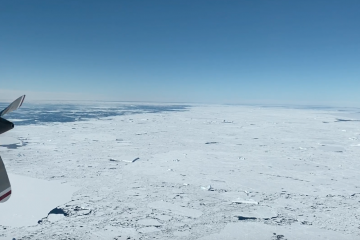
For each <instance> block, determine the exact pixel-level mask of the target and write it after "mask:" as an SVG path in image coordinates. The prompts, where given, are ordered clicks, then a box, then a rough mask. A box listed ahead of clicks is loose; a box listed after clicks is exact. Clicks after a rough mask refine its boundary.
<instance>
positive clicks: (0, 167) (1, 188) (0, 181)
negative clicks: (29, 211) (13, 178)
mask: <svg viewBox="0 0 360 240" xmlns="http://www.w3.org/2000/svg"><path fill="white" fill-rule="evenodd" d="M10 195H11V185H10V181H9V177H8V175H7V173H6V169H5V165H4V163H3V161H2V159H1V157H0V203H3V202H6V201H7V200H8V199H9V198H10Z"/></svg>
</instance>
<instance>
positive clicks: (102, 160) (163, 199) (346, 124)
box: [0, 104, 360, 240]
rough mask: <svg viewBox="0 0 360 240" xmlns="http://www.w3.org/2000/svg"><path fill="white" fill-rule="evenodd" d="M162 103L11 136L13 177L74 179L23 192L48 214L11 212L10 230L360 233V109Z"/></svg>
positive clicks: (222, 235)
mask: <svg viewBox="0 0 360 240" xmlns="http://www.w3.org/2000/svg"><path fill="white" fill-rule="evenodd" d="M90 105H91V104H90ZM78 107H79V108H80V109H82V110H81V111H80V112H82V114H83V113H84V112H86V110H84V109H90V108H89V105H82V106H78ZM99 107H100V108H101V109H102V110H101V111H100V112H102V111H105V112H106V110H105V109H106V108H109V106H99ZM126 107H130V106H126ZM161 107H163V108H162V110H159V109H158V108H156V107H152V108H151V110H149V109H145V110H144V109H143V108H142V109H140V110H138V109H135V110H134V111H130V113H129V112H128V113H126V114H122V113H119V114H114V115H111V116H109V115H106V114H105V115H104V116H103V117H101V116H99V115H97V114H98V113H97V112H98V109H93V110H94V111H95V113H96V114H95V113H93V114H91V113H86V114H85V113H84V115H83V117H81V116H80V119H78V120H76V117H79V116H78V115H77V116H76V117H75V116H74V115H71V114H72V111H74V112H76V111H77V110H74V109H72V110H70V109H68V110H66V111H65V112H67V113H66V114H65V115H69V116H72V117H71V119H72V120H71V121H58V120H56V121H37V122H35V123H34V122H28V123H26V124H25V123H23V125H21V124H17V126H16V127H15V129H13V130H12V131H9V132H8V133H6V134H4V135H2V136H1V139H3V140H1V139H0V140H1V141H3V142H4V144H2V147H0V151H1V155H2V158H3V160H4V162H5V165H6V167H7V169H8V171H9V173H10V180H11V181H12V179H11V176H14V175H16V176H22V177H26V178H31V179H34V178H36V179H38V180H39V181H41V183H40V182H39V183H36V184H35V185H37V184H38V185H39V186H41V184H45V183H46V184H49V183H54V184H61V186H69V187H68V191H66V189H67V188H65V190H61V191H64V192H63V193H64V195H66V198H62V199H60V198H59V200H61V203H59V202H57V201H53V200H49V201H46V204H44V205H43V206H42V208H40V207H39V206H38V205H37V204H35V203H30V202H29V203H28V202H26V200H24V205H25V206H27V209H28V208H31V207H32V206H33V207H34V210H36V209H39V211H36V215H34V216H36V217H35V218H36V219H38V221H37V222H36V221H35V220H34V221H33V220H31V222H29V223H26V224H25V223H24V224H22V225H21V226H19V225H15V224H11V223H8V222H6V221H5V220H4V221H3V222H1V219H0V225H1V226H0V239H2V238H3V239H12V238H16V239H194V240H195V239H202V240H205V239H224V240H226V239H264V240H275V239H276V240H277V239H282V240H284V239H288V240H291V239H324V240H325V239H334V240H335V239H336V240H338V239H359V238H360V230H359V227H360V221H359V219H360V208H359V201H360V175H359V174H358V173H359V169H360V162H359V156H360V122H359V121H357V120H359V118H357V116H358V115H357V114H358V112H359V111H358V109H347V110H346V111H344V109H337V108H326V109H323V108H321V109H320V108H316V109H315V108H311V109H309V108H289V107H261V106H225V105H192V106H175V107H174V106H170V105H161ZM111 109H112V108H111ZM25 110H26V109H25V108H24V111H25ZM30 110H31V109H27V110H26V111H25V112H19V115H17V116H14V115H11V118H12V119H19V121H17V122H15V123H20V122H21V121H20V120H21V119H25V118H22V117H23V116H26V115H28V114H26V113H27V112H30ZM109 111H110V112H112V111H114V110H109ZM119 111H120V110H119ZM121 111H125V112H126V111H129V109H127V110H126V109H125V110H124V109H123V110H121ZM121 111H120V112H121ZM52 112H54V113H55V115H54V116H59V115H64V111H63V110H61V108H59V109H57V108H56V107H51V108H49V110H48V113H49V115H52ZM131 113H136V114H131ZM137 113H141V114H137ZM37 114H38V113H37ZM34 116H35V115H34ZM85 116H93V117H85ZM39 119H41V118H40V117H39V118H38V120H39ZM74 119H75V120H74ZM339 119H341V120H339ZM5 143H6V144H5ZM0 145H1V144H0ZM9 145H11V146H9ZM14 181H15V182H18V181H17V180H14ZM15 182H14V186H13V187H14V193H15V191H16V192H17V193H19V194H20V192H23V191H24V190H22V189H21V187H17V186H15V185H16V184H17V183H16V184H15ZM20 182H21V181H20ZM29 182H30V181H29ZM49 186H50V185H49ZM44 189H46V188H44ZM43 193H44V192H42V193H41V194H43ZM49 194H51V193H49ZM14 200H15V198H14ZM9 201H12V199H11V198H10V200H9ZM42 201H44V199H43V198H39V199H38V202H37V203H41V202H42ZM9 203H10V202H9ZM6 204H7V203H4V204H3V206H7V205H6ZM9 206H10V205H9ZM0 211H1V209H0ZM9 214H10V213H6V214H5V215H6V216H10V215H9ZM2 217H3V216H2ZM34 222H36V223H34Z"/></svg>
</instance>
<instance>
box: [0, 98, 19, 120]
mask: <svg viewBox="0 0 360 240" xmlns="http://www.w3.org/2000/svg"><path fill="white" fill-rule="evenodd" d="M24 99H25V95H22V96H21V97H19V98H18V99H16V100H15V101H13V102H12V103H11V104H10V105H9V106H8V107H7V108H5V109H4V110H2V111H1V112H0V117H2V116H4V115H5V114H7V113H10V112H12V111H14V110H16V109H18V108H19V107H21V105H22V103H23V102H24Z"/></svg>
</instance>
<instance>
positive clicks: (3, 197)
mask: <svg viewBox="0 0 360 240" xmlns="http://www.w3.org/2000/svg"><path fill="white" fill-rule="evenodd" d="M10 195H11V190H10V191H8V192H7V193H5V194H4V195H2V196H0V201H2V200H3V199H5V198H7V197H8V196H10Z"/></svg>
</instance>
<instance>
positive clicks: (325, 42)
mask: <svg viewBox="0 0 360 240" xmlns="http://www.w3.org/2000/svg"><path fill="white" fill-rule="evenodd" d="M359 13H360V1H358V0H346V1H340V0H337V1H332V0H322V1H320V0H312V1H288V0H266V1H265V0H264V1H260V0H258V1H257V0H251V1H250V0H248V1H245V0H243V1H240V0H236V1H232V0H226V1H223V0H221V1H220V0H217V1H215V0H206V1H204V0H191V1H190V0H181V1H180V0H179V1H169V0H166V1H165V0H164V1H158V0H153V1H148V0H144V1H141V0H134V1H117V0H116V1H109V0H108V1H106V0H105V1H100V0H98V1H93V0H86V1H85V0H82V1H77V0H71V1H70V0H69V1H59V0H54V1H48V0H46V1H39V0H33V1H25V0H22V1H21V0H18V1H1V2H0V83H1V85H0V88H1V91H0V93H1V94H2V95H3V96H5V95H6V96H8V95H14V94H15V93H22V92H24V93H27V94H28V96H29V98H30V99H31V98H33V99H38V98H45V99H47V98H53V99H56V98H61V97H63V98H72V97H74V98H76V96H79V98H80V99H92V100H95V99H101V100H120V101H165V102H211V103H300V104H301V103H304V104H350V105H354V104H355V105H359V104H358V103H360V93H359V91H360V31H359V29H360V14H359ZM16 97H17V96H14V97H13V98H16ZM69 100H71V99H69Z"/></svg>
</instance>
